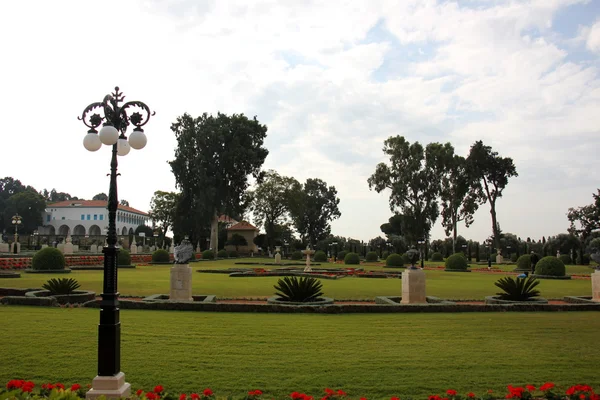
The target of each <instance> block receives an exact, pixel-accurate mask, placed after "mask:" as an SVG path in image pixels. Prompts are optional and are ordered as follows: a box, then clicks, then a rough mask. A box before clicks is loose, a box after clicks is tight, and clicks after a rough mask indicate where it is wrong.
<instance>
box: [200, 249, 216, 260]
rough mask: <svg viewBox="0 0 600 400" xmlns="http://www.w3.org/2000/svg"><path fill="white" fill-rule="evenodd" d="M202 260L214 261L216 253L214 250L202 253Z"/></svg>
mask: <svg viewBox="0 0 600 400" xmlns="http://www.w3.org/2000/svg"><path fill="white" fill-rule="evenodd" d="M202 259H204V260H214V259H215V252H214V251H212V250H204V251H203V252H202Z"/></svg>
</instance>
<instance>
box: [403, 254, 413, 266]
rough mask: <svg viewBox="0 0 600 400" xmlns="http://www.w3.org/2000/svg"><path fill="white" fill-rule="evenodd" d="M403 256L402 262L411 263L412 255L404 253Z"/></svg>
mask: <svg viewBox="0 0 600 400" xmlns="http://www.w3.org/2000/svg"><path fill="white" fill-rule="evenodd" d="M401 257H402V263H403V264H406V265H411V264H410V257H409V256H408V255H407V254H406V253H404V254H402V255H401Z"/></svg>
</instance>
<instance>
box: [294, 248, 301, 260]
mask: <svg viewBox="0 0 600 400" xmlns="http://www.w3.org/2000/svg"><path fill="white" fill-rule="evenodd" d="M292 260H302V252H300V251H298V250H296V251H294V252H293V253H292Z"/></svg>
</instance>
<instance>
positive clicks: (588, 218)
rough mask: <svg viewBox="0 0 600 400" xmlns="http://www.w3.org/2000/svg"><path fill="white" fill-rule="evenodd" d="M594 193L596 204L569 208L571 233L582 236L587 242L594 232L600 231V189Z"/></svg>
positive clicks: (568, 215)
mask: <svg viewBox="0 0 600 400" xmlns="http://www.w3.org/2000/svg"><path fill="white" fill-rule="evenodd" d="M597 191H598V193H597V194H594V193H592V196H593V197H594V202H593V203H592V204H589V205H587V206H583V207H577V208H569V212H568V213H567V219H568V220H569V222H570V227H569V233H572V234H574V235H581V236H582V238H583V239H584V240H586V239H587V238H588V237H589V236H590V234H591V233H592V231H594V230H596V229H600V189H597Z"/></svg>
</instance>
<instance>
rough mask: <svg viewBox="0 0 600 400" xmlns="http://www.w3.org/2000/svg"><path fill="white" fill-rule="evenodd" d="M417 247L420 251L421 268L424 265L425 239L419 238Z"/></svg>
mask: <svg viewBox="0 0 600 400" xmlns="http://www.w3.org/2000/svg"><path fill="white" fill-rule="evenodd" d="M418 243H419V249H420V250H421V251H420V255H421V269H423V267H424V266H425V262H424V260H425V240H419V242H418Z"/></svg>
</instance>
